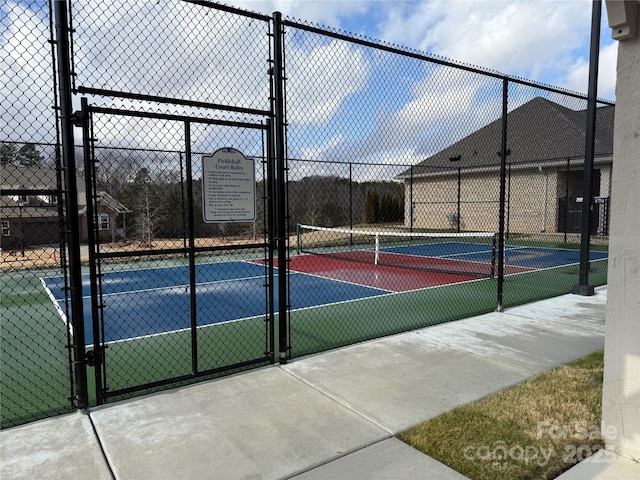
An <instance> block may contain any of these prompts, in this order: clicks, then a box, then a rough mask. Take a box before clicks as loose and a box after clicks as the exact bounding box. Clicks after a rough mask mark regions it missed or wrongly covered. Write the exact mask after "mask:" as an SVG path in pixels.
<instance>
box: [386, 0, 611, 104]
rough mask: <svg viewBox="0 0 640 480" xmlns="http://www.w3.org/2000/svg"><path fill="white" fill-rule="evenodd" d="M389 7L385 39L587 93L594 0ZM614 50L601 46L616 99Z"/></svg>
mask: <svg viewBox="0 0 640 480" xmlns="http://www.w3.org/2000/svg"><path fill="white" fill-rule="evenodd" d="M386 5H389V7H390V8H388V9H386V14H385V15H386V16H385V18H384V20H383V21H382V22H381V24H380V27H379V28H380V35H381V36H383V38H384V39H385V40H388V41H391V42H395V43H399V44H403V45H408V46H410V47H413V48H417V49H419V50H422V51H426V52H430V53H433V54H436V55H442V56H445V57H447V58H450V59H453V60H455V61H459V62H463V63H467V64H471V65H474V66H479V67H483V68H489V69H492V70H496V71H499V72H501V73H505V74H508V75H512V76H519V77H523V78H527V79H531V80H536V81H540V82H543V83H546V84H550V85H555V86H559V87H564V88H569V89H573V90H576V91H578V92H582V93H586V89H587V82H586V81H585V82H584V83H580V82H579V79H580V78H581V77H580V71H581V69H583V68H584V64H585V63H586V62H588V52H589V39H590V26H591V2H590V1H588V0H556V1H536V0H521V1H517V2H513V1H506V0H486V1H468V0H466V1H451V0H436V1H431V0H428V1H427V0H424V1H420V2H410V3H408V4H407V3H405V2H399V3H397V4H395V3H394V4H391V3H389V4H386ZM605 15H606V14H605V9H603V18H604V16H605ZM602 34H603V35H606V34H607V31H606V29H603V33H602ZM612 48H613V47H611V46H610V45H609V46H607V47H606V48H604V49H602V51H601V56H602V58H601V78H600V82H601V85H602V93H603V95H604V94H607V95H606V96H607V97H609V98H611V96H610V95H609V93H610V92H612V91H613V89H612V88H611V86H612V84H613V83H614V82H615V73H613V74H611V73H608V68H607V65H609V63H610V61H611V56H612V54H613V53H612V51H611V49H612ZM574 72H575V73H574ZM611 72H615V69H614V70H611Z"/></svg>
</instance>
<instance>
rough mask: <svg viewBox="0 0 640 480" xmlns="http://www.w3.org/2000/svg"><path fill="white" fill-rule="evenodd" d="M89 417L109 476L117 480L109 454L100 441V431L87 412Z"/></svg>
mask: <svg viewBox="0 0 640 480" xmlns="http://www.w3.org/2000/svg"><path fill="white" fill-rule="evenodd" d="M87 417H88V418H89V423H90V424H91V428H92V429H93V435H94V436H95V438H96V442H98V448H99V449H100V453H101V454H102V458H103V459H104V463H105V464H106V465H107V468H108V469H109V474H110V475H111V478H112V479H114V480H116V478H117V477H116V474H115V472H114V471H113V468H111V463H109V458H108V457H107V452H106V451H105V449H104V445H103V444H102V440H101V439H100V435H99V434H98V429H97V428H96V425H95V423H93V418H91V412H89V411H87Z"/></svg>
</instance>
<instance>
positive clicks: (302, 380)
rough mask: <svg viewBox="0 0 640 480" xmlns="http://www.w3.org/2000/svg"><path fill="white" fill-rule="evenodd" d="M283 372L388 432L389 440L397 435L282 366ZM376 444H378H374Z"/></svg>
mask: <svg viewBox="0 0 640 480" xmlns="http://www.w3.org/2000/svg"><path fill="white" fill-rule="evenodd" d="M279 368H280V369H281V370H283V371H285V372H286V373H288V374H289V375H291V376H292V377H293V378H295V379H296V380H298V381H300V382H301V383H304V384H305V385H307V386H308V387H311V388H312V389H314V390H315V391H317V392H319V393H320V394H322V395H324V396H325V397H327V398H329V399H331V400H333V401H334V402H336V403H337V404H339V405H341V406H343V407H344V408H346V409H347V410H349V411H351V412H353V413H355V414H356V415H358V416H360V417H362V418H364V419H365V420H367V421H368V422H370V423H372V424H373V425H375V426H376V427H378V428H380V429H382V430H384V431H385V432H387V433H388V434H389V435H390V436H389V437H387V438H391V437H392V436H395V433H394V432H392V431H391V430H389V429H388V428H387V427H385V426H384V425H381V424H379V423H378V422H377V421H375V420H374V419H373V418H371V417H369V416H368V415H367V414H366V413H364V412H362V411H360V410H358V409H356V408H355V407H354V406H353V405H350V404H349V403H347V402H346V401H344V400H342V399H341V398H339V397H337V396H335V395H333V394H331V393H329V392H327V391H325V390H323V389H322V388H321V387H320V386H317V385H314V384H313V383H311V382H309V381H308V380H305V379H304V378H302V377H300V376H298V375H296V374H295V373H293V372H291V371H289V370H286V369H285V368H283V367H282V366H280V367H279ZM374 443H376V442H374Z"/></svg>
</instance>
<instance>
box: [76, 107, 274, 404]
mask: <svg viewBox="0 0 640 480" xmlns="http://www.w3.org/2000/svg"><path fill="white" fill-rule="evenodd" d="M76 118H77V123H78V126H81V127H82V131H83V149H84V155H83V156H84V161H85V169H84V171H85V185H84V189H85V191H86V209H87V216H86V218H87V219H90V220H89V221H88V223H89V224H88V228H87V230H86V232H87V235H88V238H87V243H88V252H87V255H88V261H89V275H88V278H87V282H88V286H89V289H90V290H89V291H85V293H84V294H83V295H84V297H85V302H84V303H85V307H84V308H85V319H86V320H85V325H86V334H85V344H86V345H87V348H88V353H87V357H86V358H87V364H88V366H89V367H93V370H94V377H95V386H96V402H97V403H98V404H101V403H103V402H105V401H107V400H108V399H110V398H113V397H119V396H122V395H127V394H131V393H134V392H137V391H141V390H146V391H148V390H149V389H153V388H155V387H161V386H163V385H168V384H179V383H180V382H185V381H189V380H192V379H194V378H196V377H197V378H201V377H206V376H210V377H211V376H214V375H216V374H218V373H221V372H229V371H233V370H238V369H242V368H245V367H249V366H253V365H259V364H266V363H272V362H273V361H274V353H273V352H274V325H273V322H274V269H273V258H272V252H273V248H272V247H273V242H272V235H271V231H272V229H270V228H269V222H270V221H271V220H270V216H271V215H272V213H271V212H272V211H273V205H272V204H271V200H272V196H271V195H270V191H271V188H272V187H271V183H272V176H273V168H272V167H271V166H270V165H269V162H270V161H271V159H270V158H269V155H267V154H266V152H267V151H269V150H268V144H269V140H268V138H267V137H268V134H269V128H268V126H267V125H268V122H267V123H261V124H260V123H257V124H252V123H240V122H235V123H234V122H229V121H220V120H213V119H207V118H196V117H186V116H178V115H167V114H153V113H149V112H137V111H126V110H118V109H111V108H105V107H97V106H91V105H89V104H88V102H87V101H86V99H83V101H82V111H81V112H80V113H78V114H76ZM114 130H118V131H120V132H124V131H126V132H127V134H125V135H124V138H125V140H123V146H118V145H113V142H110V141H109V140H110V138H109V135H110V132H113V131H114ZM143 130H144V131H145V132H155V131H161V132H162V134H163V135H165V136H166V140H167V142H166V143H167V144H170V146H171V148H167V149H166V150H163V151H159V150H155V151H152V150H148V149H135V148H131V147H130V145H131V143H133V142H132V141H131V140H132V139H133V137H135V135H137V134H138V133H139V132H140V131H143ZM203 136H209V137H210V139H211V140H210V142H209V143H208V144H209V145H211V152H212V151H214V150H216V149H218V148H219V147H221V146H223V145H225V146H226V145H233V146H234V147H236V148H239V149H242V150H245V151H250V152H256V153H258V155H255V156H254V157H252V158H251V159H250V164H251V167H252V168H254V165H255V171H254V172H251V173H252V174H254V175H255V181H256V183H257V185H258V187H257V188H256V190H257V191H258V192H257V195H256V206H257V208H256V213H255V220H254V221H253V222H252V223H247V222H244V223H242V224H236V223H232V222H225V223H218V224H207V223H205V222H204V221H203V214H202V210H203V208H204V207H206V205H204V201H203V194H204V193H203V192H204V191H205V189H206V188H207V186H206V185H205V183H206V179H205V175H204V172H203V166H202V163H201V157H202V156H203V155H204V154H208V153H211V152H209V151H207V152H194V151H192V145H193V143H194V141H193V139H194V137H196V138H199V139H202V138H203ZM127 137H129V138H127ZM107 143H108V144H110V145H109V146H108V147H103V146H102V145H103V144H107ZM200 144H201V145H202V143H200ZM134 165H135V167H133V166H134ZM229 167H231V168H234V166H233V165H231V166H230V165H228V164H225V165H221V168H226V169H228V168H229ZM227 171H228V170H226V171H225V172H227ZM225 175H226V173H225ZM116 177H118V178H119V179H120V183H118V182H116V181H115V178H116ZM224 178H225V180H224V181H225V182H227V181H229V180H227V179H228V175H227V176H226V177H224ZM81 188H82V187H79V189H81ZM214 188H216V187H214ZM117 189H119V191H116V190H117ZM168 189H169V190H172V191H170V192H167V190H168ZM109 190H110V191H111V192H109ZM161 190H162V192H161ZM161 193H162V194H161ZM115 197H117V198H128V199H129V204H130V205H131V206H132V208H126V207H124V206H123V205H121V204H120V203H119V202H118V201H117V200H115ZM127 216H129V217H130V218H128V219H127ZM163 222H164V223H166V222H169V223H173V224H174V225H175V231H176V232H177V233H179V235H175V239H172V240H171V241H169V240H166V239H160V238H155V236H154V234H155V230H157V228H158V227H159V224H160V223H163ZM125 230H126V232H128V234H127V235H125ZM214 231H216V233H220V232H222V233H223V239H222V240H220V239H219V238H215V239H214V238H213V233H214ZM225 232H226V235H225ZM227 235H228V236H227ZM120 236H121V237H122V239H119V237H120ZM216 236H217V235H216ZM129 237H133V238H135V239H136V240H135V241H133V243H131V242H130V241H125V240H123V239H124V238H129ZM225 237H226V238H227V240H225ZM83 283H85V282H83ZM84 288H86V285H85V287H84ZM89 302H90V305H89ZM89 315H90V317H91V319H90V321H89V320H88V318H87V317H88V316H89ZM89 324H90V325H91V326H90V327H89Z"/></svg>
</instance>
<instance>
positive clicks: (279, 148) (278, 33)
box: [273, 12, 289, 363]
mask: <svg viewBox="0 0 640 480" xmlns="http://www.w3.org/2000/svg"><path fill="white" fill-rule="evenodd" d="M282 35H283V30H282V14H281V13H280V12H275V13H274V14H273V82H274V89H273V90H274V102H273V108H274V109H275V112H273V113H274V114H275V122H274V133H275V135H274V136H275V154H276V199H275V200H276V209H277V212H276V230H277V237H278V340H279V347H278V348H279V351H280V354H279V360H280V363H287V360H288V358H289V344H288V343H289V342H288V341H287V339H288V337H289V335H288V328H287V327H288V324H287V323H288V322H287V319H288V311H289V306H288V298H287V297H288V291H289V288H288V284H287V281H288V278H287V268H286V267H287V231H286V215H287V208H286V207H287V203H286V165H285V152H284V137H285V130H284V129H285V120H284V77H283V68H284V65H283V61H282V53H283V45H282Z"/></svg>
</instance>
